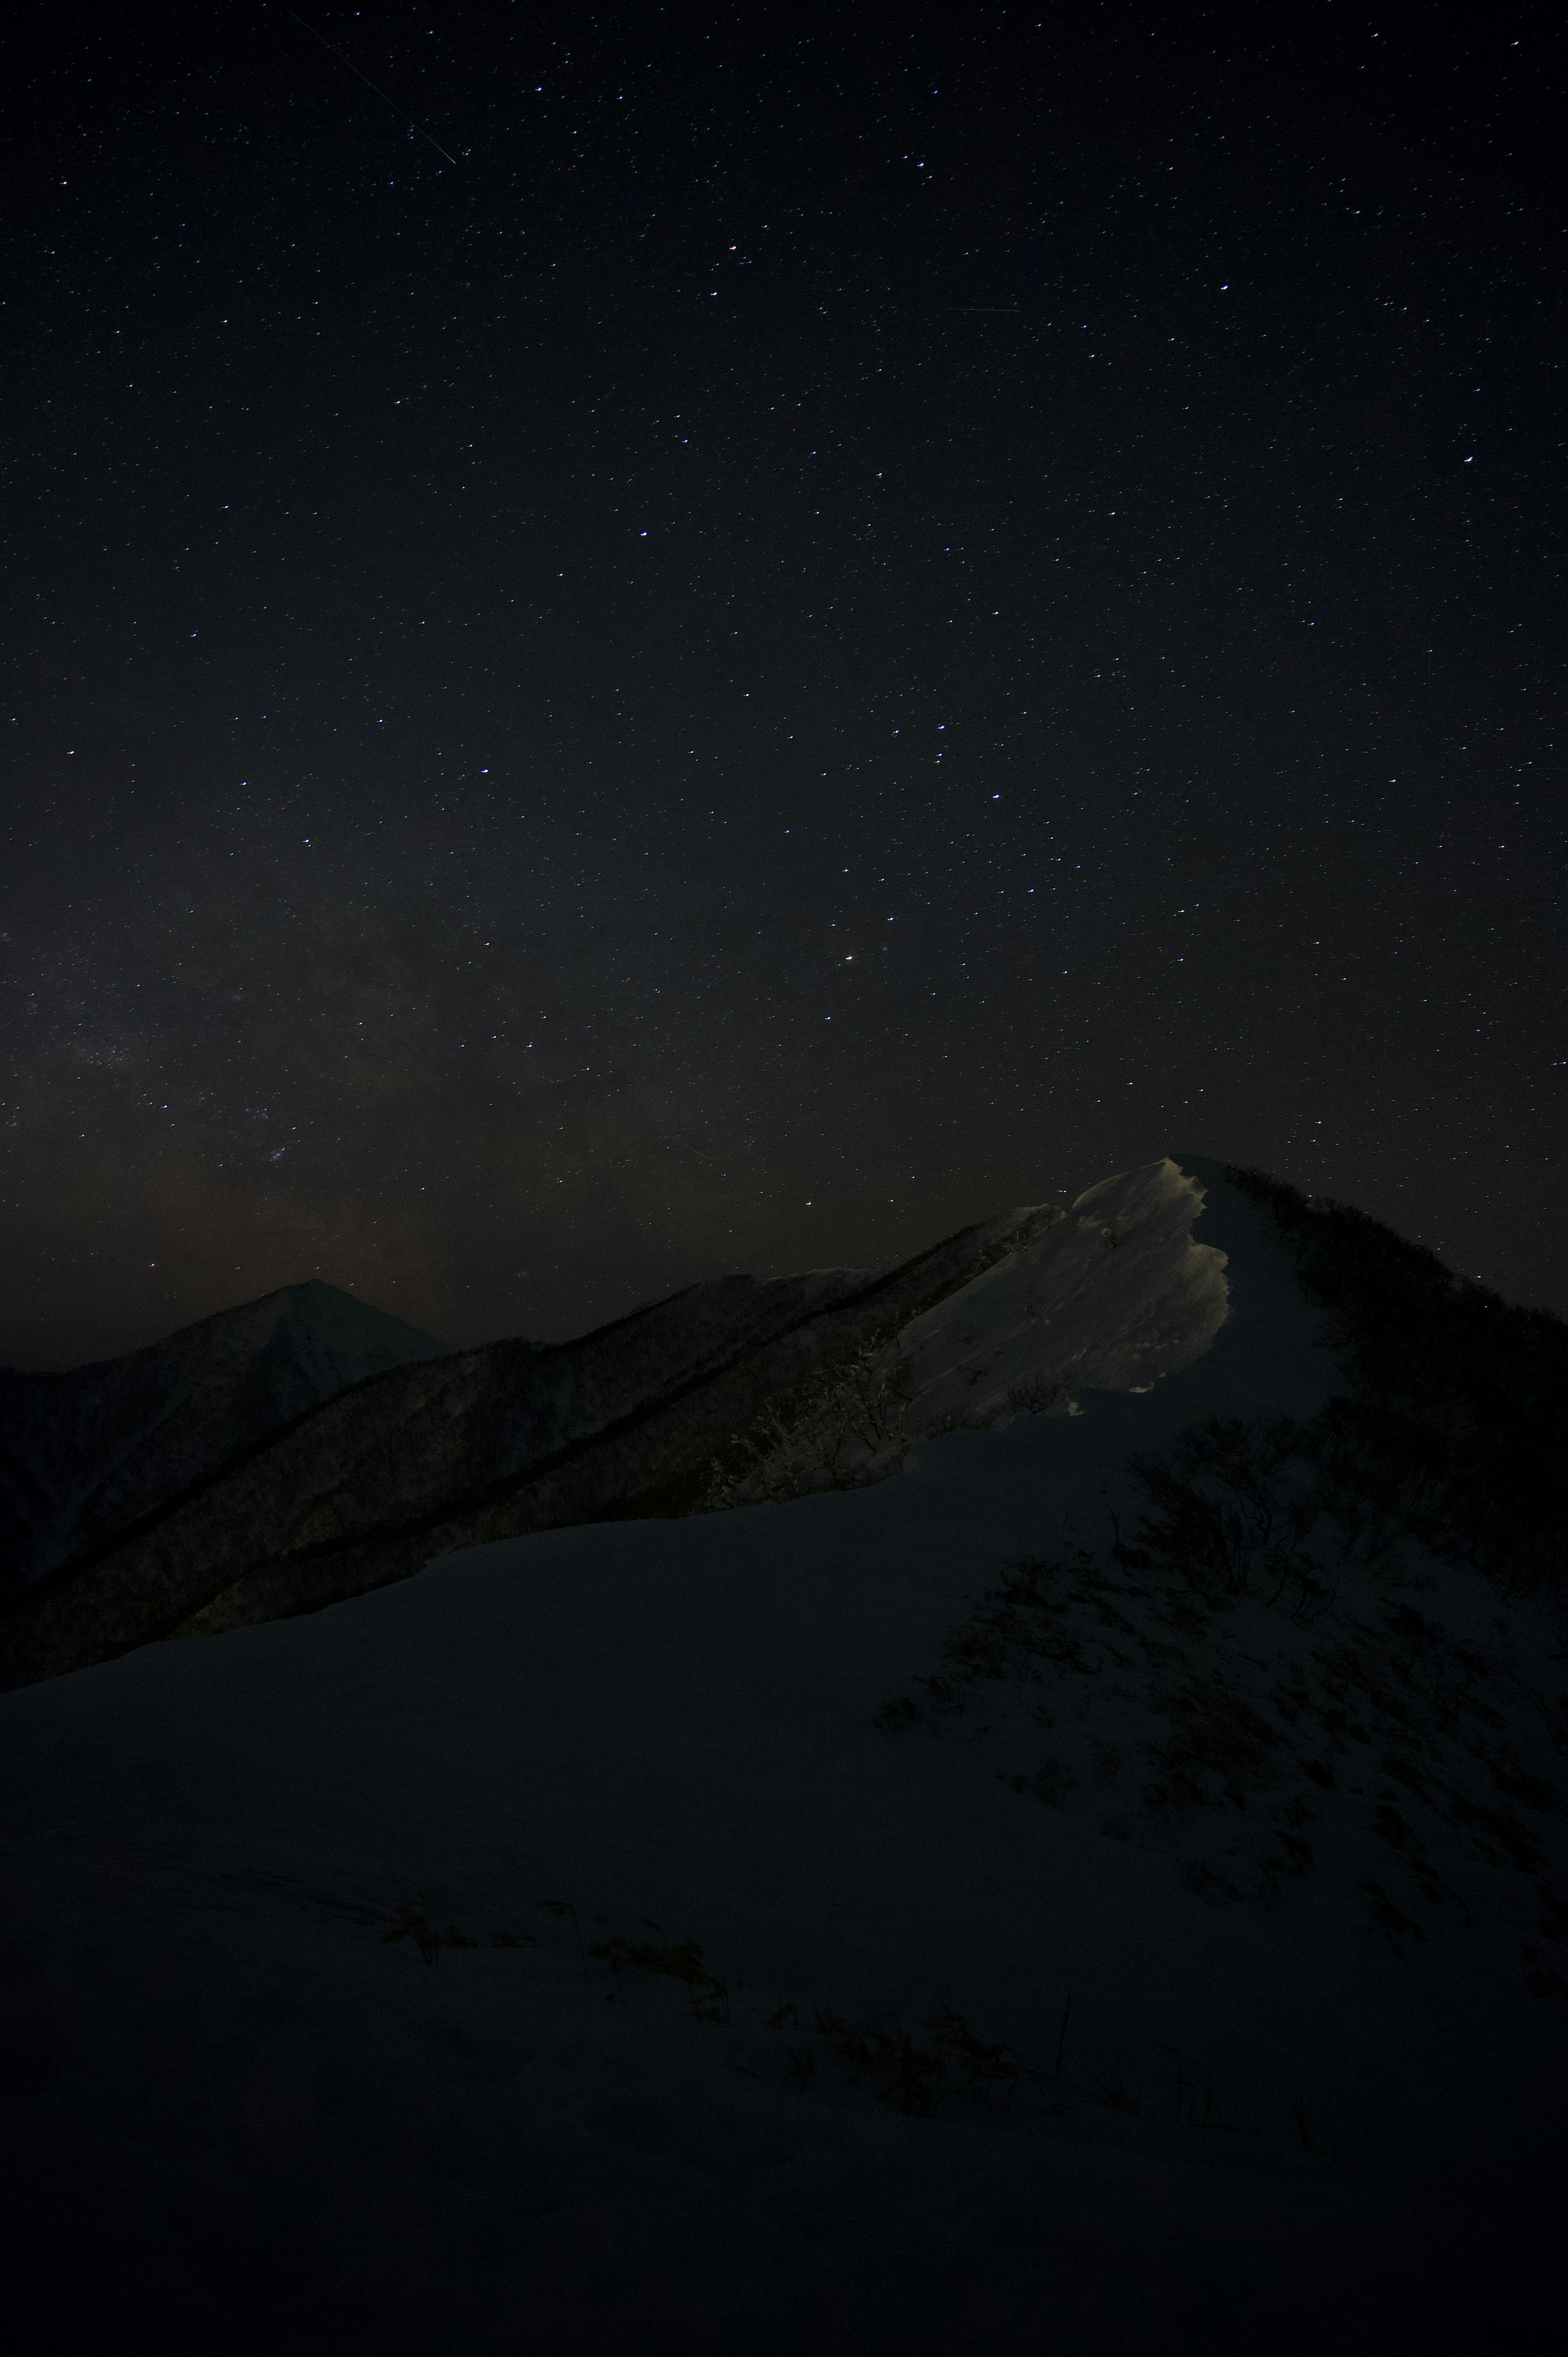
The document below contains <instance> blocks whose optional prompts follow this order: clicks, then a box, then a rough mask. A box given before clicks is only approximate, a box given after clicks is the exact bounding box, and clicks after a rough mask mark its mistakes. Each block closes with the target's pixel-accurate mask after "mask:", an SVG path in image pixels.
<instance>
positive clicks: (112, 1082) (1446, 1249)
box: [0, 0, 1568, 1367]
mask: <svg viewBox="0 0 1568 2357" xmlns="http://www.w3.org/2000/svg"><path fill="white" fill-rule="evenodd" d="M129 16H130V21H128V22H125V23H122V24H120V25H118V26H113V27H109V28H108V29H107V30H106V29H105V20H104V16H103V12H102V11H91V12H87V11H82V12H73V11H72V9H71V8H70V6H63V7H57V8H53V9H49V10H43V9H38V10H37V11H36V12H35V14H34V18H33V33H34V43H33V47H32V49H31V53H30V59H29V62H28V64H27V70H26V71H25V73H24V75H23V77H22V86H21V87H19V88H14V91H13V100H12V105H11V108H10V111H9V117H8V134H7V135H8V139H9V140H10V141H11V142H12V149H11V160H10V168H11V171H12V174H13V176H14V178H15V183H16V185H15V188H14V192H13V196H12V198H11V199H10V202H9V206H8V231H9V234H8V240H7V244H8V263H7V268H6V273H5V285H4V288H3V290H0V291H3V292H4V296H5V309H4V314H3V317H4V322H5V377H6V385H5V409H6V413H7V416H8V419H9V432H8V442H7V452H6V459H5V465H6V474H7V480H6V485H5V517H6V524H5V630H4V642H5V663H6V667H7V668H6V678H5V696H6V700H5V705H4V706H3V707H0V728H3V731H4V740H5V781H4V791H3V795H0V1049H3V1053H0V1099H3V1103H0V1198H3V1202H0V1238H3V1242H0V1253H3V1256H4V1281H3V1283H0V1361H5V1362H8V1363H11V1364H16V1365H24V1366H39V1367H43V1366H65V1365H71V1364H75V1363H78V1362H80V1361H84V1360H87V1359H91V1358H93V1357H98V1356H102V1355H106V1354H108V1353H110V1352H113V1351H121V1350H125V1349H129V1348H132V1347H134V1346H135V1345H137V1344H140V1343H143V1342H146V1341H150V1340H155V1339H156V1338H157V1337H159V1336H161V1335H163V1334H164V1333H166V1332H167V1331H169V1330H171V1329H173V1328H174V1327H176V1326H177V1325H179V1324H182V1323H184V1322H187V1321H188V1320H189V1319H192V1318H198V1317H201V1316H205V1315H207V1314H208V1313H209V1312H210V1311H212V1310H215V1309H218V1308H223V1307H225V1306H227V1305H228V1304H230V1303H232V1302H236V1301H241V1300H244V1299H247V1298H250V1297H254V1296H255V1295H258V1294H260V1293H263V1292H265V1291H268V1290H270V1289H271V1288H273V1287H274V1286H280V1285H285V1284H289V1283H293V1282H295V1281H297V1280H299V1279H301V1278H305V1277H308V1276H313V1275H320V1276H323V1277H327V1278H329V1279H330V1280H332V1281H333V1282H334V1283H337V1284H338V1285H341V1286H347V1287H349V1289H350V1290H352V1291H354V1292H356V1293H358V1294H360V1295H361V1296H363V1297H366V1298H368V1299H370V1300H371V1301H374V1302H376V1303H378V1304H380V1305H381V1307H383V1308H387V1309H390V1310H392V1311H394V1312H396V1313H397V1314H399V1315H400V1316H402V1317H404V1318H409V1319H411V1320H412V1321H413V1322H414V1323H415V1324H417V1325H420V1326H423V1327H424V1328H426V1329H429V1330H431V1331H432V1332H434V1333H435V1334H436V1335H438V1336H439V1337H441V1338H442V1339H443V1340H446V1342H448V1343H449V1344H451V1345H452V1346H453V1347H455V1348H456V1347H460V1346H462V1345H464V1344H467V1343H472V1342H478V1341H480V1340H487V1339H489V1338H490V1337H492V1336H496V1335H499V1334H504V1333H528V1334H532V1335H536V1336H540V1337H545V1338H550V1337H559V1336H564V1335H567V1334H570V1333H575V1332H578V1331H581V1330H583V1329H585V1328H586V1327H588V1326H590V1325H592V1324H595V1323H597V1322H599V1321H601V1320H603V1319H606V1318H613V1317H616V1316H618V1315H620V1314H621V1313H622V1312H624V1311H626V1310H628V1309H630V1308H633V1307H634V1306H636V1305H637V1304H638V1303H639V1302H641V1301H644V1300H648V1299H650V1298H653V1297H657V1296H659V1295H660V1294H662V1293H665V1292H668V1291H670V1290H672V1289H673V1288H674V1287H675V1286H679V1285H682V1284H684V1283H687V1282H689V1281H691V1280H692V1279H693V1278H698V1277H705V1276H709V1275H715V1274H718V1273H719V1272H721V1271H724V1270H727V1269H736V1268H740V1269H753V1270H757V1271H761V1272H782V1271H786V1270H790V1269H795V1268H800V1267H811V1266H817V1265H823V1264H827V1263H850V1264H855V1265H861V1264H865V1265H885V1264H887V1263H889V1262H892V1261H894V1260H896V1259H897V1258H899V1257H902V1256H904V1255H906V1254H909V1253H912V1252H915V1251H917V1250H918V1249H920V1248H921V1247H922V1246H924V1245H925V1244H927V1243H930V1242H932V1241H934V1240H935V1239H936V1238H937V1237H938V1236H940V1235H941V1234H943V1233H945V1232H950V1231H951V1230H952V1229H954V1228H956V1227H958V1226H961V1225H963V1224H965V1223H966V1222H970V1221H972V1220H974V1219H977V1218H980V1217H982V1216H983V1215H985V1214H986V1213H988V1212H990V1211H993V1210H995V1209H999V1208H1003V1207H1004V1206H1007V1205H1011V1204H1014V1203H1018V1202H1036V1201H1041V1200H1055V1201H1063V1202H1065V1201H1066V1200H1069V1199H1070V1197H1071V1196H1072V1195H1074V1194H1076V1193H1077V1192H1078V1191H1079V1190H1080V1189H1082V1188H1083V1187H1085V1186H1087V1185H1090V1184H1091V1183H1092V1182H1093V1181H1094V1180H1096V1179H1101V1178H1103V1177H1108V1176H1110V1175H1111V1174H1112V1172H1115V1171H1117V1170H1121V1169H1124V1168H1127V1167H1129V1166H1131V1165H1133V1164H1136V1163H1138V1162H1142V1161H1147V1160H1150V1159H1152V1158H1154V1157H1156V1156H1157V1155H1159V1154H1161V1153H1163V1152H1165V1150H1167V1149H1169V1148H1173V1147H1174V1148H1176V1149H1182V1148H1186V1149H1190V1150H1194V1151H1198V1152H1203V1153H1208V1154H1212V1155H1216V1156H1219V1157H1223V1158H1225V1159H1227V1160H1230V1161H1233V1162H1243V1163H1255V1164H1261V1165H1262V1166H1263V1167H1264V1168H1268V1169H1270V1170H1273V1172H1275V1173H1276V1174H1277V1175H1279V1176H1281V1177H1283V1178H1286V1179H1291V1180H1293V1181H1294V1182H1295V1183H1297V1184H1298V1185H1301V1186H1303V1187H1305V1188H1307V1189H1312V1190H1314V1191H1316V1192H1328V1193H1333V1194H1337V1195H1339V1196H1341V1197H1344V1198H1346V1199H1348V1200H1351V1201H1353V1202H1356V1203H1358V1204H1359V1205H1360V1206H1362V1208H1364V1209H1365V1210H1367V1211H1371V1212H1373V1213H1375V1214H1376V1215H1377V1216H1378V1217H1380V1218H1382V1219H1385V1220H1387V1221H1389V1222H1391V1223H1392V1224H1393V1225H1395V1226H1397V1227H1398V1228H1400V1229H1401V1230H1402V1232H1405V1233H1407V1234H1410V1235H1412V1236H1416V1237H1418V1238H1420V1239H1421V1240H1422V1241H1423V1242H1425V1243H1430V1244H1432V1245H1433V1246H1434V1247H1435V1248H1436V1249H1438V1250H1439V1251H1441V1252H1442V1253H1443V1254H1444V1258H1445V1259H1447V1260H1449V1261H1450V1263H1451V1264H1452V1265H1455V1266H1456V1267H1459V1268H1462V1269H1463V1270H1465V1271H1466V1274H1468V1275H1477V1276H1481V1277H1484V1278H1485V1279H1486V1281H1487V1283H1489V1284H1493V1285H1496V1286H1498V1287H1499V1288H1500V1289H1502V1290H1503V1291H1505V1292H1506V1293H1509V1295H1511V1296H1514V1297H1519V1298H1522V1299H1525V1300H1530V1301H1534V1302H1539V1303H1543V1304H1545V1305H1547V1306H1549V1307H1552V1308H1557V1309H1558V1310H1560V1311H1561V1310H1568V1228H1565V1226H1564V1222H1563V1216H1562V1201H1561V1172H1560V1161H1559V1157H1560V1153H1561V1149H1562V1144H1563V1093H1564V1092H1563V1080H1564V1072H1565V1070H1568V1027H1565V1026H1564V1022H1563V1008H1564V1005H1565V1003H1568V990H1565V985H1568V972H1565V967H1568V947H1565V944H1568V931H1565V930H1564V927H1563V921H1562V899H1563V865H1564V829H1563V810H1564V802H1563V794H1562V788H1561V783H1560V770H1561V764H1560V757H1559V749H1558V732H1559V731H1560V729H1561V727H1562V725H1563V715H1562V711H1561V705H1560V693H1561V689H1560V681H1561V656H1562V650H1563V644H1564V638H1565V633H1564V616H1563V594H1562V583H1563V573H1562V564H1561V550H1562V521H1563V439H1564V433H1563V353H1564V344H1563V280H1562V260H1563V215H1562V213H1561V211H1560V210H1556V202H1557V200H1556V198H1555V194H1554V190H1553V183H1552V159H1553V156H1554V154H1555V153H1556V151H1557V149H1558V146H1559V145H1560V129H1561V119H1562V117H1561V107H1562V98H1563V48H1562V37H1561V34H1560V33H1559V31H1558V30H1557V29H1556V27H1555V25H1554V22H1553V18H1552V16H1551V15H1549V14H1548V12H1545V11H1534V12H1531V11H1526V12H1524V13H1522V14H1521V13H1518V12H1516V13H1515V14H1512V15H1510V14H1509V12H1508V11H1507V10H1506V9H1493V10H1488V11H1485V12H1478V11H1467V12H1464V16H1463V19H1462V20H1461V18H1460V16H1459V12H1416V11H1412V10H1410V9H1402V10H1398V11H1394V12H1391V21H1388V22H1383V21H1382V20H1381V19H1380V18H1379V17H1378V16H1377V15H1376V14H1375V13H1374V14H1371V15H1369V14H1368V13H1367V11H1366V10H1365V9H1364V8H1361V9H1357V8H1355V7H1350V6H1342V5H1318V6H1315V7H1309V8H1307V9H1305V10H1302V11H1297V12H1294V13H1291V12H1285V11H1264V10H1260V11H1256V12H1247V13H1246V15H1245V16H1243V17H1241V18H1238V16H1236V15H1235V14H1234V13H1230V14H1226V15H1220V14H1218V13H1209V14H1203V13H1201V12H1191V13H1184V12H1178V11H1176V10H1173V9H1169V8H1164V9H1159V10H1155V11H1152V12H1149V13H1143V12H1139V11H1137V10H1133V9H1131V8H1127V7H1116V6H1101V7H1092V6H1091V7H1086V8H1083V9H1079V10H1077V11H1074V12H1073V13H1072V14H1071V16H1061V15H1058V14H1041V13H1039V12H1038V11H1037V10H1036V9H1029V8H1025V9H1017V8H1007V9H1001V8H996V7H990V6H983V7H966V8H965V9H964V10H962V11H957V10H954V11H950V12H949V11H942V12H935V11H932V12H928V13H926V14H922V15H915V14H911V13H908V12H898V11H893V10H887V11H875V10H872V11H849V10H843V9H838V10H833V11H824V12H822V14H821V15H820V16H819V15H816V14H814V13H813V12H811V11H810V10H805V9H800V8H795V9H782V10H781V9H778V8H774V7H769V6H768V5H747V6H746V7H745V8H742V9H731V10H724V9H714V10H712V11H703V10H687V9H680V10H676V9H668V10H666V9H660V8H657V7H651V6H650V7H644V8H640V9H616V8H613V7H605V8H600V9H597V10H595V11H591V12H590V11H588V10H586V9H582V8H579V9H575V10H570V11H567V10H553V9H552V8H551V7H549V6H548V5H545V6H538V7H532V6H531V7H524V6H506V5H489V6H483V7H451V6H447V5H441V6H424V7H420V8H412V9H411V8H410V7H408V6H406V5H402V0H385V5H367V6H365V7H363V8H360V9H354V8H349V7H345V6H340V5H334V6H331V7H323V6H313V5H308V0H307V5H306V6H304V7H303V8H302V9H301V10H300V12H299V15H298V16H295V14H294V12H293V11H292V10H290V9H289V8H287V7H284V6H280V5H257V6H253V7H244V8H233V9H225V10H221V11H216V12H195V11H192V12H188V13H187V12H158V11H155V12H150V13H149V12H129Z"/></svg>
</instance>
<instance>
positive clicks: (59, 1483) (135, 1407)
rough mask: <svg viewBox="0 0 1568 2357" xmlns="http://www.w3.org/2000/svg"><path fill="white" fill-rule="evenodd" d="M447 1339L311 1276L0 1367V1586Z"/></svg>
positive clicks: (137, 1517)
mask: <svg viewBox="0 0 1568 2357" xmlns="http://www.w3.org/2000/svg"><path fill="white" fill-rule="evenodd" d="M439 1350H440V1345H439V1343H437V1342H435V1341H433V1340H431V1338H430V1336H429V1335H428V1334H421V1333H419V1332H418V1331H417V1330H416V1329H414V1328H413V1327H412V1326H407V1325H404V1323H403V1319H402V1318H392V1317H389V1316H388V1315H387V1313H386V1312H385V1311H384V1310H381V1309H375V1308H371V1306H370V1305H369V1304H368V1303H366V1302H362V1301H356V1300H355V1299H354V1297H353V1296H352V1295H351V1294H348V1293H343V1292H340V1291H339V1289H338V1286H334V1285H324V1284H322V1283H321V1282H320V1281H319V1280H317V1279H314V1278H313V1279H312V1280H311V1281H310V1282H309V1283H307V1284H305V1285H291V1286H285V1287H284V1288H283V1289H282V1291H281V1292H277V1293H270V1294H267V1295H265V1296H264V1297H263V1298H262V1299H261V1300H259V1301H249V1302H246V1303H244V1304H243V1305H242V1307H241V1308H237V1309H225V1310H221V1311H220V1312H219V1313H218V1315H217V1316H216V1317H212V1318H203V1319H202V1320H201V1321H200V1322H199V1324H198V1325H195V1326H187V1327H185V1328H183V1329H181V1331H180V1332H178V1333H177V1334H171V1335H169V1336H168V1337H167V1339H166V1340H164V1341H162V1342H155V1343H153V1344H152V1345H150V1346H149V1348H147V1349H146V1350H143V1351H131V1352H129V1353H128V1354H127V1355H126V1356H125V1357H124V1358H121V1359H109V1360H104V1361H100V1362H99V1363H98V1364H96V1365H94V1366H89V1367H73V1368H71V1369H70V1371H69V1372H65V1373H63V1374H50V1373H43V1374H25V1373H22V1372H18V1371H16V1369H11V1368H5V1369H0V1593H4V1592H5V1591H7V1590H9V1591H11V1592H13V1593H14V1592H15V1591H16V1589H18V1588H21V1587H26V1586H27V1585H29V1584H30V1583H31V1582H32V1581H34V1580H36V1579H38V1578H40V1577H43V1576H44V1575H45V1574H46V1573H48V1572H51V1571H55V1570H58V1569H59V1567H60V1566H62V1565H67V1564H70V1563H72V1562H74V1561H78V1560H80V1559H81V1557H83V1556H84V1555H91V1554H92V1553H93V1552H94V1551H95V1550H96V1549H97V1548H99V1547H101V1546H102V1545H103V1544H105V1543H106V1542H107V1541H109V1540H111V1539H113V1538H114V1537H117V1536H121V1535H123V1534H124V1533H125V1532H127V1531H128V1530H129V1529H131V1528H132V1527H134V1525H135V1524H136V1523H140V1522H141V1521H143V1520H144V1519H145V1517H146V1516H147V1515H149V1514H153V1513H156V1512H159V1511H160V1510H162V1509H166V1507H167V1506H168V1505H169V1504H170V1503H171V1501H174V1500H175V1499H177V1498H178V1497H180V1496H181V1495H182V1494H183V1493H184V1492H185V1491H187V1490H188V1489H190V1488H191V1487H192V1486H193V1484H195V1483H197V1482H199V1481H201V1480H204V1479H206V1478H208V1477H209V1476H210V1475H211V1474H212V1473H213V1472H214V1471H215V1470H216V1469H218V1468H219V1467H220V1466H221V1465H223V1464H225V1463H227V1462H228V1461H229V1460H230V1459H231V1458H233V1457H235V1456H237V1455H238V1454H239V1453H240V1452H241V1451H242V1450H244V1449H248V1448H255V1447H256V1446H258V1445H259V1444H260V1443H262V1442H263V1441H265V1440H267V1439H270V1438H271V1437H273V1436H274V1434H276V1433H278V1432H281V1431H282V1430H283V1429H284V1427H285V1426H287V1425H289V1424H292V1423H293V1422H294V1421H295V1418H296V1417H298V1416H300V1415H305V1414H306V1413H307V1412H308V1411H309V1410H310V1409H311V1408H313V1407H317V1406H318V1405H320V1404H321V1402H322V1401H323V1400H327V1399H331V1398H333V1397H334V1396H335V1395H336V1394H338V1393H340V1392H343V1391H346V1390H349V1388H350V1387H351V1386H352V1385H354V1384H355V1383H363V1382H364V1381H365V1380H366V1379H367V1378H368V1377H369V1376H371V1375H376V1374H380V1373H382V1372H384V1371H385V1370H386V1369H387V1368H389V1367H397V1366H404V1365H407V1364H408V1363H409V1362H411V1361H416V1360H420V1359H429V1358H434V1357H435V1356H436V1355H437V1354H438V1352H439Z"/></svg>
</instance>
